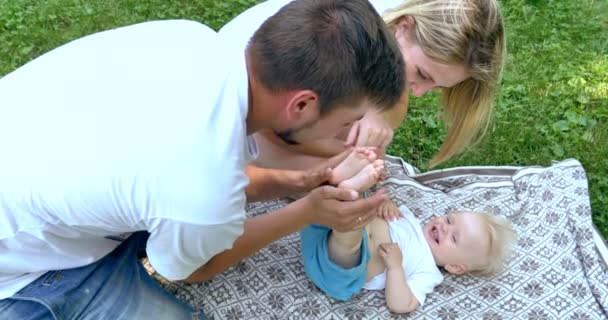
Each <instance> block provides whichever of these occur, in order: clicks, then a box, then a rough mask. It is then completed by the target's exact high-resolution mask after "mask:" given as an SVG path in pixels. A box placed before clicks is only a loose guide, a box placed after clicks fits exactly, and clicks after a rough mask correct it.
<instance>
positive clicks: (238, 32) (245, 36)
mask: <svg viewBox="0 0 608 320" xmlns="http://www.w3.org/2000/svg"><path fill="white" fill-rule="evenodd" d="M292 1H293V0H267V1H264V2H262V3H260V4H258V5H255V6H253V7H251V8H249V9H247V10H245V11H244V12H242V13H241V14H239V15H238V16H236V17H235V18H234V19H232V20H231V21H230V22H228V23H227V24H226V25H224V26H223V27H222V28H221V29H220V30H219V31H218V34H219V35H220V36H221V37H222V38H223V39H225V40H226V41H229V42H231V43H232V44H234V45H238V46H239V47H240V48H242V50H245V47H246V46H247V43H248V42H249V39H250V38H251V37H252V36H253V34H254V33H255V31H256V30H257V29H259V28H260V26H261V25H262V23H264V21H266V19H268V18H270V17H271V16H272V15H274V14H275V13H277V12H278V11H279V9H281V8H282V7H283V6H285V5H286V4H288V3H290V2H292ZM404 2H405V0H371V1H370V3H371V4H372V5H373V6H374V8H375V9H376V11H377V12H378V13H380V14H382V13H384V12H385V11H386V10H387V9H392V8H394V7H397V6H399V5H400V4H402V3H404Z"/></svg>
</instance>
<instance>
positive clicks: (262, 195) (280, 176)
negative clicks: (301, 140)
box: [245, 165, 331, 201]
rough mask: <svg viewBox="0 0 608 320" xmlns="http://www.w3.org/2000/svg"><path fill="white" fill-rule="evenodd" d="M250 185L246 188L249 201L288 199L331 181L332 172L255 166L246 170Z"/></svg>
mask: <svg viewBox="0 0 608 320" xmlns="http://www.w3.org/2000/svg"><path fill="white" fill-rule="evenodd" d="M245 173H246V174H247V177H248V178H249V184H248V185H247V187H246V188H245V193H246V194H247V201H261V200H268V199H276V198H280V197H287V196H291V195H295V194H298V193H302V192H307V191H310V190H311V189H313V188H315V187H318V186H319V185H321V184H322V183H325V182H326V181H327V180H329V177H330V176H331V170H330V169H326V170H317V171H298V170H281V169H266V168H260V167H256V166H253V165H248V166H247V168H245Z"/></svg>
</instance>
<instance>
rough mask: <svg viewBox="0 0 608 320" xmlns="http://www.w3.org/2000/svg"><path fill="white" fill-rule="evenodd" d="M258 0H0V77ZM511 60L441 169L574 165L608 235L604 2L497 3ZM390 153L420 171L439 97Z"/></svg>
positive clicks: (607, 15)
mask: <svg viewBox="0 0 608 320" xmlns="http://www.w3.org/2000/svg"><path fill="white" fill-rule="evenodd" d="M257 2H259V1H255V0H225V1H213V0H179V1H177V0H176V1H165V0H148V1H139V0H96V1H93V0H90V1H78V0H45V1H42V0H40V1H31V0H0V43H1V44H2V45H1V46H0V75H4V74H7V73H9V72H11V71H12V70H14V69H15V68H17V67H19V66H20V65H22V64H24V63H26V62H27V61H29V60H31V59H33V58H35V57H37V56H39V55H40V54H42V53H44V52H47V51H49V50H50V49H52V48H54V47H57V46H59V45H61V44H63V43H66V42H67V41H70V40H72V39H75V38H78V37H81V36H83V35H86V34H89V33H92V32H95V31H100V30H104V29H108V28H113V27H117V26H122V25H127V24H132V23H136V22H141V21H146V20H151V19H168V18H188V19H192V20H197V21H201V22H203V23H205V24H207V25H209V26H210V27H212V28H214V29H218V28H219V27H221V26H222V25H223V24H224V23H226V22H227V21H229V20H230V19H231V18H232V17H234V16H235V15H237V14H238V13H239V12H241V11H243V10H245V9H246V8H247V7H249V6H251V5H253V4H255V3H257ZM501 4H502V6H503V9H504V15H505V18H506V25H507V35H508V52H509V54H508V59H507V64H506V70H505V74H504V78H503V81H502V83H501V85H500V93H499V95H498V97H497V102H498V104H497V110H496V113H495V116H494V121H493V123H492V126H491V127H490V130H489V131H488V134H487V136H486V137H485V138H484V140H483V141H482V142H481V143H480V144H478V145H477V146H476V147H475V148H473V149H472V150H470V151H468V152H467V153H465V154H464V155H462V156H461V157H460V158H458V159H454V160H452V161H450V162H448V163H446V164H444V165H443V166H442V167H452V166H461V165H549V164H550V163H551V161H552V160H561V159H566V158H576V159H578V160H579V161H580V162H582V164H583V165H584V166H585V168H586V170H587V173H588V177H589V183H590V193H591V206H592V210H593V215H594V222H595V224H596V225H597V226H598V227H599V229H600V231H601V233H602V234H603V235H604V237H608V126H607V123H606V122H607V121H608V2H607V1H606V0H599V1H598V0H576V1H573V0H503V1H501ZM410 101H411V104H410V113H409V116H408V119H407V121H406V122H405V123H404V124H403V125H402V126H401V128H400V129H399V130H398V131H397V133H396V138H395V141H394V142H393V144H392V145H391V146H390V149H389V153H391V154H394V155H398V156H401V157H403V158H405V159H407V160H408V161H409V162H411V163H413V164H415V165H416V166H418V167H420V168H422V169H427V168H428V167H427V162H428V160H429V159H430V158H431V157H432V155H433V153H434V152H435V151H437V149H438V148H439V145H440V141H441V140H442V136H443V134H444V131H443V130H442V123H441V121H440V119H439V118H437V117H436V106H437V95H429V96H427V97H425V98H413V99H411V100H410Z"/></svg>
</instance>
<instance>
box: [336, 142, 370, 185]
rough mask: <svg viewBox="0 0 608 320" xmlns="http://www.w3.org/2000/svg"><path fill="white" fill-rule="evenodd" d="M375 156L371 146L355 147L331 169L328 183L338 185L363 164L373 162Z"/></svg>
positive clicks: (354, 173) (363, 165) (359, 169)
mask: <svg viewBox="0 0 608 320" xmlns="http://www.w3.org/2000/svg"><path fill="white" fill-rule="evenodd" d="M376 158H377V156H376V152H375V151H374V149H373V148H356V149H355V150H353V152H351V154H349V155H348V157H347V158H346V159H344V161H342V162H341V163H340V164H339V165H337V166H336V167H335V168H334V169H333V171H332V174H331V178H330V179H329V183H331V184H333V185H338V184H340V183H341V182H343V181H344V180H346V179H349V178H352V177H353V176H354V175H356V174H357V173H358V172H360V171H361V169H363V168H364V167H365V166H367V165H368V164H371V163H372V162H374V160H376Z"/></svg>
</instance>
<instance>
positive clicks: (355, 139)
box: [345, 110, 393, 151]
mask: <svg viewBox="0 0 608 320" xmlns="http://www.w3.org/2000/svg"><path fill="white" fill-rule="evenodd" d="M392 140H393V128H391V126H390V125H389V124H388V123H387V122H386V121H385V120H384V119H383V118H382V115H380V114H379V113H378V111H374V110H370V111H368V112H367V113H366V114H365V116H364V117H363V118H362V119H361V120H359V121H357V122H355V123H354V124H353V126H352V127H351V129H350V131H349V133H348V137H347V138H346V142H345V145H346V146H357V147H376V148H378V150H381V151H382V150H386V147H387V146H388V145H389V144H390V143H391V141H392Z"/></svg>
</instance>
